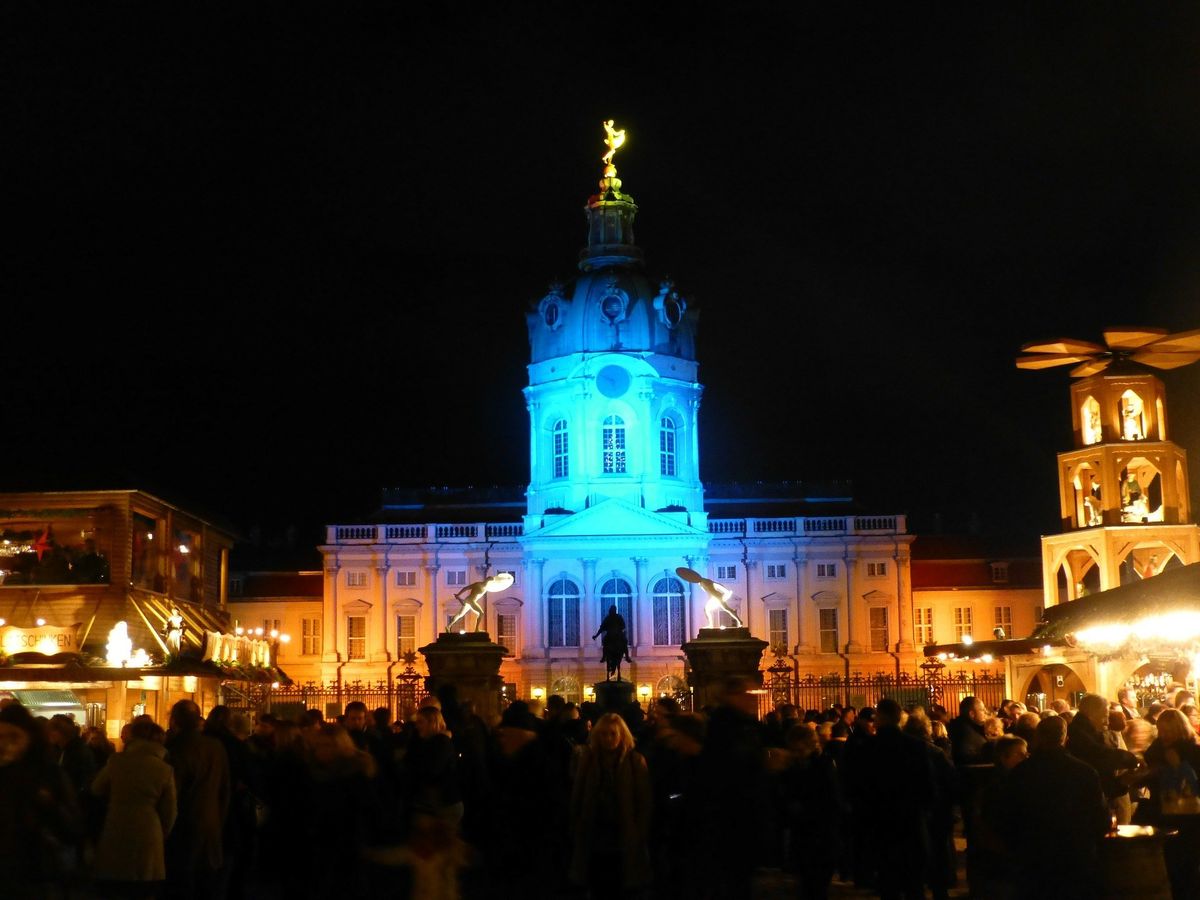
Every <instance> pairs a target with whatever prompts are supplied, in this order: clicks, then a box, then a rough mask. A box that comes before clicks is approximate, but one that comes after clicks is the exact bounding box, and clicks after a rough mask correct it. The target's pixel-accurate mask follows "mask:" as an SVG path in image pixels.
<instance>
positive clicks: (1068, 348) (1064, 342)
mask: <svg viewBox="0 0 1200 900" xmlns="http://www.w3.org/2000/svg"><path fill="white" fill-rule="evenodd" d="M1105 349H1106V348H1104V347H1101V346H1100V345H1099V344H1093V343H1091V342H1090V341H1077V340H1075V339H1074V338H1055V339H1054V340H1052V341H1042V342H1039V343H1033V344H1026V345H1025V346H1024V347H1022V348H1021V352H1022V353H1068V354H1076V355H1079V354H1092V353H1103V352H1104V351H1105Z"/></svg>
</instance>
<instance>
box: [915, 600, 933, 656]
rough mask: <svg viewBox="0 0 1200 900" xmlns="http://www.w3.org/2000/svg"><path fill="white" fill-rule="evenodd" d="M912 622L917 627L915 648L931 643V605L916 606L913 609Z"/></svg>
mask: <svg viewBox="0 0 1200 900" xmlns="http://www.w3.org/2000/svg"><path fill="white" fill-rule="evenodd" d="M913 616H914V621H913V624H914V625H916V627H917V648H918V649H920V648H921V647H924V646H926V645H927V644H932V643H933V607H932V606H918V607H916V608H915V609H913Z"/></svg>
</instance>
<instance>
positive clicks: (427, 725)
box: [404, 706, 463, 828]
mask: <svg viewBox="0 0 1200 900" xmlns="http://www.w3.org/2000/svg"><path fill="white" fill-rule="evenodd" d="M413 726H414V727H415V728H416V732H417V733H416V737H415V739H414V740H413V741H412V742H411V743H410V744H409V745H408V752H407V753H406V754H405V756H404V769H405V774H406V780H407V790H406V792H405V793H406V796H407V800H408V804H407V806H408V809H409V811H410V812H412V813H414V814H417V813H425V814H427V815H430V816H433V817H434V818H437V819H440V820H441V821H443V822H445V823H446V824H447V825H449V826H451V827H452V828H457V827H458V824H459V822H461V821H462V817H463V803H462V790H461V788H460V786H459V778H458V751H457V750H455V749H454V744H453V743H452V742H451V740H450V737H451V735H450V729H449V728H447V727H446V720H445V719H443V718H442V712H441V710H440V709H437V708H435V707H432V706H422V707H421V708H420V709H418V710H417V712H416V714H415V715H414V716H413Z"/></svg>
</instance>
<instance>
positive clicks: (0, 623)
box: [0, 619, 8, 628]
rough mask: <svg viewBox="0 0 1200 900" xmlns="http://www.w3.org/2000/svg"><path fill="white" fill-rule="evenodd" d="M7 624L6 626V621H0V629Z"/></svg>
mask: <svg viewBox="0 0 1200 900" xmlns="http://www.w3.org/2000/svg"><path fill="white" fill-rule="evenodd" d="M7 624H8V620H7V619H0V628H3V627H4V626H5V625H7Z"/></svg>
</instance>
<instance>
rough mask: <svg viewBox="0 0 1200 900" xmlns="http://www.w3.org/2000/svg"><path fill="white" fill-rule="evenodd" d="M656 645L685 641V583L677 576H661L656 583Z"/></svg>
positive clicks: (672, 644) (654, 599)
mask: <svg viewBox="0 0 1200 900" xmlns="http://www.w3.org/2000/svg"><path fill="white" fill-rule="evenodd" d="M652 594H653V603H654V645H655V646H656V647H671V646H675V645H678V644H682V643H683V584H682V583H681V582H680V581H679V580H678V579H675V578H660V579H659V580H658V581H657V582H656V583H655V585H654V590H653V592H652Z"/></svg>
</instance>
